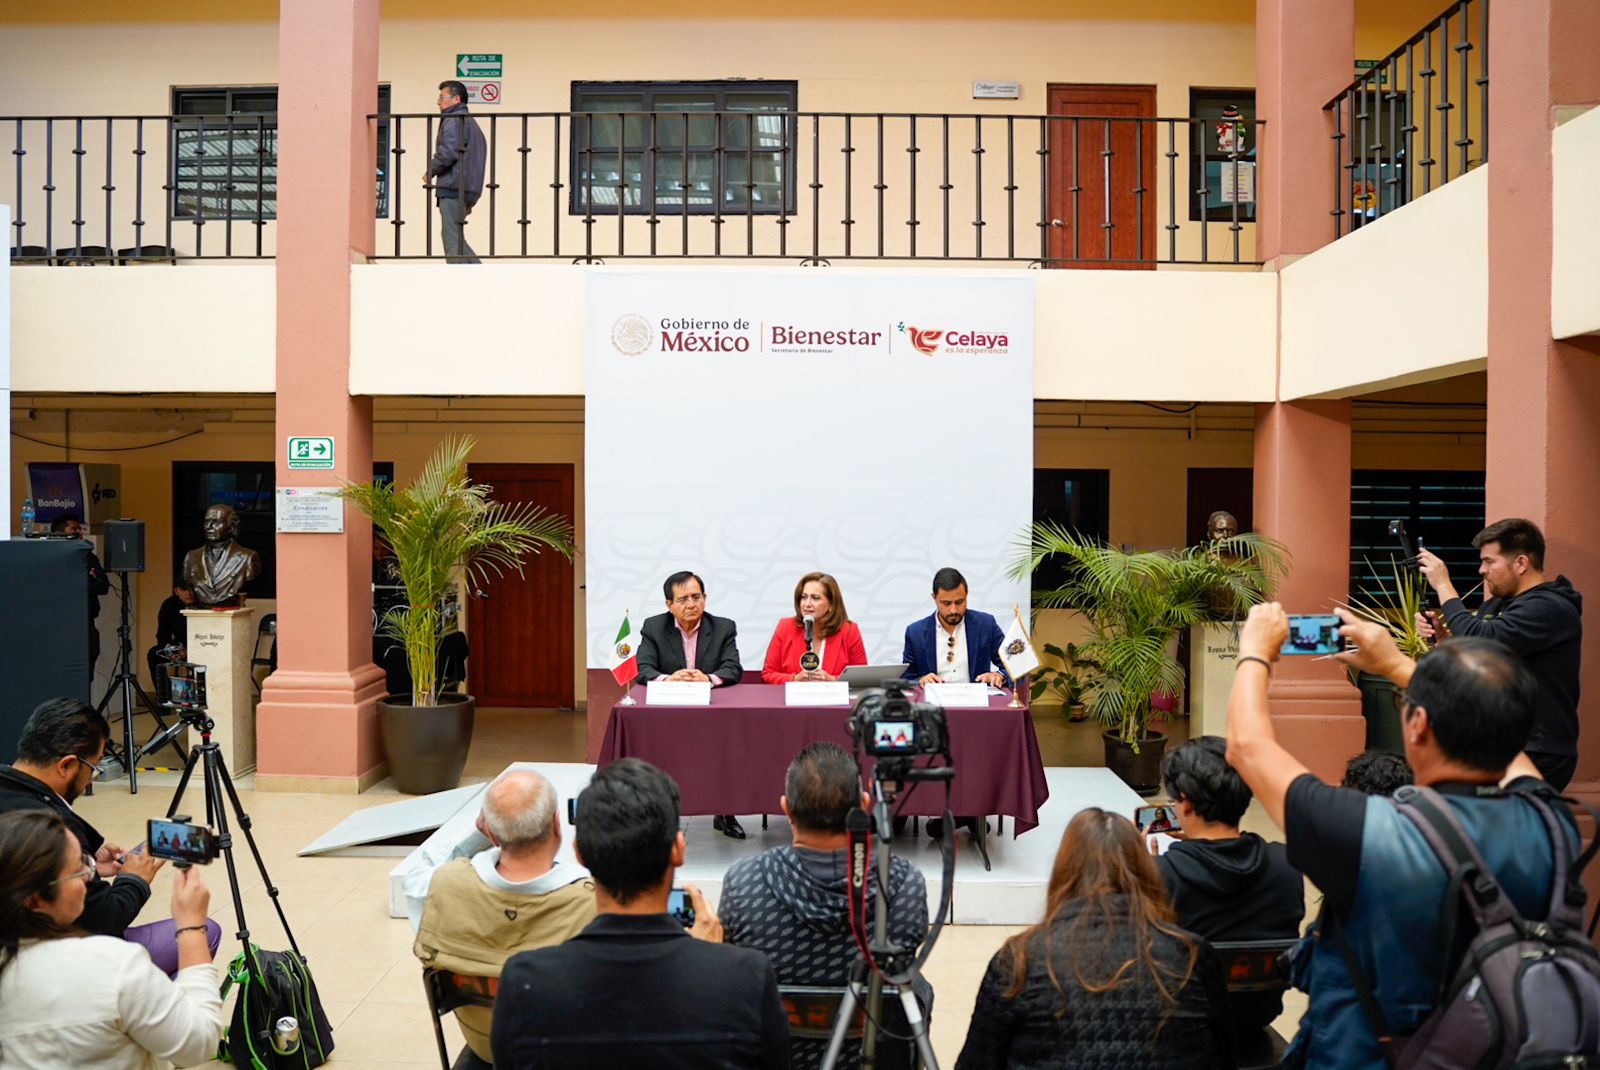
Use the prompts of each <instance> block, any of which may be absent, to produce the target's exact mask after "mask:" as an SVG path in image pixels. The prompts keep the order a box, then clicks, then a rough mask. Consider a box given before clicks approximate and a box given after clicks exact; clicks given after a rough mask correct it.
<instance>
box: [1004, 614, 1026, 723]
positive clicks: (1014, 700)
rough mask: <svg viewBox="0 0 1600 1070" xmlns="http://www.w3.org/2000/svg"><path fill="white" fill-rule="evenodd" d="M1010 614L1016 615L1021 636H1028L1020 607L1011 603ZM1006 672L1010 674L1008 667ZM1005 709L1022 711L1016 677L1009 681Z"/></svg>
mask: <svg viewBox="0 0 1600 1070" xmlns="http://www.w3.org/2000/svg"><path fill="white" fill-rule="evenodd" d="M1011 612H1012V613H1013V614H1015V615H1016V618H1017V623H1018V624H1019V625H1021V627H1022V634H1023V635H1027V634H1028V626H1027V625H1026V624H1023V623H1022V607H1021V606H1019V605H1017V603H1015V602H1012V603H1011ZM1029 639H1030V642H1031V641H1032V637H1031V636H1030V637H1029ZM1006 671H1007V673H1009V672H1010V666H1007V667H1006ZM1006 709H1008V710H1020V709H1022V699H1020V698H1018V697H1017V680H1016V677H1012V679H1011V701H1010V702H1008V703H1006Z"/></svg>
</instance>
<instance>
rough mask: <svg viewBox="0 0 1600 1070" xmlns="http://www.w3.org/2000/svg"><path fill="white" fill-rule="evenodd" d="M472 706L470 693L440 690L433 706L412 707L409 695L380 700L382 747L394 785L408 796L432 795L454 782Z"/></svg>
mask: <svg viewBox="0 0 1600 1070" xmlns="http://www.w3.org/2000/svg"><path fill="white" fill-rule="evenodd" d="M477 711H478V703H477V700H476V699H474V698H473V697H472V696H471V695H440V696H439V705H437V706H413V705H412V704H411V696H410V695H390V696H389V697H387V698H383V699H379V700H378V721H379V724H380V725H381V726H382V730H383V749H384V750H385V751H386V752H387V753H388V756H389V772H390V774H391V775H392V776H393V777H394V785H395V787H396V788H399V789H400V790H401V791H403V792H405V793H406V794H407V795H431V794H433V793H434V792H436V791H448V790H450V789H451V788H453V787H456V786H458V785H459V784H460V783H461V771H462V770H463V769H465V768H466V766H467V750H468V748H469V747H471V746H472V722H473V719H474V718H475V716H476V714H477Z"/></svg>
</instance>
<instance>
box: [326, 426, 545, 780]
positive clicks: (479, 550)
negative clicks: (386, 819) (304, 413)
mask: <svg viewBox="0 0 1600 1070" xmlns="http://www.w3.org/2000/svg"><path fill="white" fill-rule="evenodd" d="M474 444H475V443H474V441H473V439H471V438H470V437H461V438H454V437H452V438H448V439H446V440H445V441H444V442H443V443H441V444H440V446H439V448H438V449H437V450H436V451H435V452H434V454H433V456H432V457H430V458H429V459H428V462H427V464H426V465H424V466H423V469H422V472H421V473H420V474H419V475H418V476H417V478H416V479H414V480H412V481H411V482H410V483H408V484H406V485H405V486H404V487H397V486H395V485H394V484H393V483H388V482H384V483H379V482H373V483H347V484H345V486H344V487H343V488H342V489H341V491H340V494H341V495H342V496H343V498H344V499H345V500H346V501H348V502H350V504H352V505H353V506H355V507H356V509H357V510H359V511H360V512H361V513H362V514H364V515H365V516H366V517H367V518H368V519H369V520H371V521H372V522H373V524H374V525H375V526H376V527H378V528H379V529H381V532H382V538H383V540H384V541H385V542H386V543H387V544H388V545H389V548H390V549H391V550H393V551H394V556H395V560H396V562H397V564H398V566H399V571H400V579H401V582H402V583H403V584H404V586H405V590H406V599H405V601H406V604H404V605H400V606H397V607H396V608H394V609H392V610H390V611H389V612H388V613H387V614H385V615H384V618H383V620H382V621H381V622H380V627H381V628H382V630H383V632H384V633H385V634H386V635H388V636H390V637H391V638H393V639H395V640H396V641H397V642H399V643H400V644H401V645H402V646H403V647H404V648H405V654H406V664H407V666H408V667H409V669H410V670H411V682H412V684H411V694H409V695H390V696H388V697H387V698H385V699H383V700H381V701H380V702H379V703H378V711H379V719H380V723H381V727H382V733H383V743H384V749H385V750H386V751H387V753H388V758H389V768H390V772H391V773H392V774H393V775H394V779H395V785H396V787H398V788H399V789H400V790H401V791H403V792H406V793H408V794H412V795H423V794H428V793H430V792H435V791H444V790H446V789H448V788H453V787H455V786H456V785H457V784H458V783H460V780H461V771H462V769H463V768H465V766H466V762H467V750H468V748H469V747H470V745H471V743H472V724H473V720H474V717H475V715H476V711H477V704H476V702H475V701H474V700H473V698H472V696H471V695H459V694H448V693H441V688H440V681H439V664H438V661H439V659H438V652H439V643H440V640H441V639H442V638H443V636H444V625H445V620H444V615H443V613H442V612H441V604H442V603H443V602H444V600H445V598H446V596H447V595H449V594H450V593H451V592H452V591H453V590H454V589H455V586H456V584H457V583H459V582H462V581H466V582H467V583H468V584H470V585H473V586H476V585H478V584H480V583H484V582H486V581H487V580H489V579H490V578H492V577H495V576H499V575H501V574H503V573H505V572H507V571H512V570H514V571H516V572H517V574H518V575H521V573H522V561H523V558H524V557H526V556H527V555H528V554H530V553H538V552H539V551H540V550H541V549H551V550H554V551H556V552H557V553H560V554H563V555H565V556H567V557H571V556H572V553H573V549H574V546H573V541H572V525H571V523H570V522H569V521H568V520H567V519H566V518H565V517H560V516H555V515H552V514H550V513H547V512H546V511H544V510H543V509H541V508H540V507H538V506H535V505H532V504H529V503H525V502H524V503H507V502H497V501H494V500H493V499H491V498H490V493H491V491H492V490H493V488H492V487H488V486H485V485H484V484H481V483H474V482H472V480H471V479H470V478H469V476H468V474H467V457H468V455H469V454H470V453H471V452H472V448H473V446H474Z"/></svg>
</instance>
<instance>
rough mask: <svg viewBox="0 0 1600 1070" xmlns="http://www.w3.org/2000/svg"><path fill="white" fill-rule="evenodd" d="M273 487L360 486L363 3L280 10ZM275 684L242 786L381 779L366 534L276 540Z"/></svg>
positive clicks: (347, 0)
mask: <svg viewBox="0 0 1600 1070" xmlns="http://www.w3.org/2000/svg"><path fill="white" fill-rule="evenodd" d="M278 55H279V68H278V69H279V91H278V254H277V297H278V307H277V327H278V346H277V350H278V360H277V445H276V450H277V462H278V485H279V486H337V485H338V484H339V482H340V480H341V479H350V480H366V479H371V478H372V403H371V399H369V398H357V397H351V396H350V265H351V263H352V261H355V260H357V259H359V258H361V257H363V256H367V255H370V254H371V253H372V243H373V240H374V213H375V211H376V204H375V196H376V193H375V188H374V181H373V172H374V167H373V160H374V152H375V147H374V143H373V139H372V134H371V125H370V122H369V121H368V119H367V116H368V115H369V114H371V113H372V112H374V111H376V110H377V97H378V0H281V3H280V4H279V23H278ZM299 435H310V436H332V437H333V439H334V467H333V468H332V469H331V470H330V471H323V472H301V471H290V470H289V469H288V466H287V458H286V452H285V451H286V443H287V439H288V438H289V437H290V436H299ZM277 538H278V544H277V545H278V671H277V672H276V673H274V674H273V675H272V676H271V677H269V678H268V679H267V681H266V684H265V685H264V686H263V689H262V701H261V705H260V708H259V711H258V738H259V743H260V748H259V750H260V755H259V769H260V773H259V776H258V780H257V783H258V785H259V786H260V787H263V788H269V789H271V788H277V789H283V790H324V791H351V792H354V791H359V790H361V789H363V788H366V787H367V786H369V785H370V784H372V783H373V782H374V781H376V780H378V779H380V778H381V777H382V776H383V774H384V764H383V754H382V747H381V744H380V741H379V738H378V729H377V712H376V708H375V703H376V702H377V700H378V699H379V698H380V697H382V693H383V674H382V672H381V671H380V670H379V669H378V668H377V667H376V666H374V665H373V664H372V646H371V628H370V623H369V622H370V610H371V604H372V603H371V586H370V585H371V525H370V524H368V523H367V522H366V521H365V520H363V519H362V518H361V517H359V516H358V515H357V514H355V513H354V512H353V511H352V512H347V515H346V518H345V531H344V534H342V535H302V534H285V535H279V536H278V537H277Z"/></svg>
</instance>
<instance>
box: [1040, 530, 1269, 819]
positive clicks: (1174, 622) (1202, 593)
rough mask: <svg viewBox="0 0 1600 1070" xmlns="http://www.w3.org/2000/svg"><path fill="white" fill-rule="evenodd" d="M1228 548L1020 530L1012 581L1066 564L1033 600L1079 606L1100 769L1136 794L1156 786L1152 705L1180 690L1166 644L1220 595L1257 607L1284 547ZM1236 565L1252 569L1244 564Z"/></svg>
mask: <svg viewBox="0 0 1600 1070" xmlns="http://www.w3.org/2000/svg"><path fill="white" fill-rule="evenodd" d="M1230 542H1233V543H1236V544H1237V549H1238V550H1239V551H1241V553H1240V554H1239V555H1238V557H1237V558H1236V559H1234V560H1232V561H1223V560H1222V559H1221V558H1219V557H1218V555H1216V554H1214V553H1212V552H1210V551H1209V550H1207V549H1206V548H1194V549H1186V550H1162V551H1140V552H1129V551H1124V550H1119V549H1117V548H1115V547H1112V546H1104V545H1101V544H1100V543H1099V542H1097V541H1096V540H1094V539H1091V538H1088V537H1086V536H1083V535H1080V534H1079V533H1077V532H1075V531H1072V530H1070V529H1068V528H1065V527H1062V526H1060V525H1057V524H1052V523H1049V522H1041V523H1038V524H1034V525H1032V526H1031V527H1030V528H1028V529H1027V531H1026V533H1025V536H1024V538H1023V540H1022V541H1021V543H1020V545H1019V546H1018V548H1017V553H1016V556H1015V559H1014V561H1013V563H1012V566H1011V570H1010V571H1011V575H1012V577H1013V578H1015V579H1022V578H1025V577H1027V576H1029V575H1031V574H1032V573H1033V572H1035V571H1036V570H1037V569H1038V568H1039V566H1040V565H1041V564H1042V563H1044V562H1045V561H1047V560H1050V559H1052V558H1056V559H1064V560H1065V562H1066V564H1067V566H1068V567H1067V572H1066V575H1067V578H1066V581H1065V583H1064V584H1063V586H1061V587H1059V588H1057V589H1055V590H1050V591H1040V592H1038V593H1037V594H1036V595H1035V596H1034V600H1035V603H1036V604H1037V605H1039V606H1041V607H1043V608H1053V609H1074V610H1077V611H1078V612H1080V613H1082V614H1083V616H1084V618H1085V620H1086V621H1087V623H1088V625H1089V629H1090V634H1089V637H1088V638H1087V639H1086V640H1085V641H1083V642H1082V643H1080V644H1078V645H1077V650H1078V651H1080V652H1081V653H1080V658H1081V659H1082V660H1084V661H1087V662H1092V663H1093V664H1094V665H1096V666H1097V667H1098V673H1097V679H1096V681H1095V689H1094V695H1093V698H1092V699H1091V700H1090V701H1089V702H1088V710H1089V714H1090V715H1091V716H1092V717H1094V718H1095V719H1096V720H1098V721H1099V722H1100V724H1101V725H1102V726H1103V727H1104V728H1105V732H1104V733H1103V738H1104V740H1105V753H1106V765H1107V766H1108V767H1109V768H1110V769H1111V770H1112V771H1113V772H1115V773H1116V774H1117V775H1118V776H1119V777H1121V778H1122V779H1123V780H1124V781H1125V782H1126V783H1127V784H1128V785H1129V786H1130V787H1132V788H1133V789H1134V790H1135V791H1138V792H1140V793H1142V794H1147V795H1148V794H1151V793H1153V792H1155V791H1157V790H1158V789H1159V788H1160V786H1161V775H1160V774H1161V756H1162V752H1163V750H1164V748H1165V746H1166V736H1165V735H1164V734H1163V733H1161V732H1157V731H1153V730H1152V729H1151V728H1150V722H1151V721H1153V720H1156V721H1159V720H1160V719H1162V718H1163V717H1164V716H1165V714H1164V713H1163V712H1162V711H1160V710H1158V709H1155V708H1154V707H1153V706H1152V701H1151V700H1152V698H1154V697H1155V696H1156V695H1157V694H1161V693H1165V694H1169V695H1176V694H1179V693H1180V692H1181V691H1182V688H1183V667H1182V665H1180V664H1179V662H1178V659H1177V658H1176V656H1174V653H1173V650H1172V646H1173V639H1174V638H1175V637H1176V636H1177V634H1178V633H1179V632H1180V631H1182V630H1183V629H1185V628H1189V627H1192V626H1193V625H1195V624H1197V623H1199V622H1200V621H1203V620H1205V619H1206V618H1207V614H1208V613H1209V611H1210V604H1211V597H1212V593H1213V592H1214V591H1216V590H1217V589H1219V588H1224V589H1227V590H1229V591H1232V592H1234V593H1235V594H1237V595H1238V596H1239V597H1240V598H1243V599H1250V600H1254V601H1260V600H1261V599H1262V598H1264V597H1265V596H1266V595H1267V594H1269V593H1270V591H1271V589H1272V588H1273V586H1274V585H1275V583H1276V581H1277V577H1278V576H1281V574H1282V570H1283V561H1284V555H1283V552H1282V547H1281V546H1279V545H1278V544H1276V543H1274V542H1272V541H1271V540H1270V539H1266V538H1264V537H1262V536H1258V535H1238V536H1235V537H1234V539H1233V540H1230ZM1241 559H1248V560H1253V561H1255V562H1256V564H1255V565H1241V564H1240V563H1239V562H1240V560H1241ZM1263 562H1267V563H1270V567H1269V564H1263ZM1252 569H1254V571H1251V570H1252Z"/></svg>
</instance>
